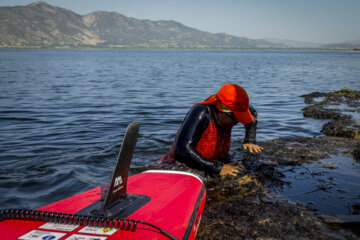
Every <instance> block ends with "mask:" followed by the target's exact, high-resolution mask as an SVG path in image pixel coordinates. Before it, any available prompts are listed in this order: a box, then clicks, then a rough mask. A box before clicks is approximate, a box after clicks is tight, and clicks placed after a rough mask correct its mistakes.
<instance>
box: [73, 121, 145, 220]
mask: <svg viewBox="0 0 360 240" xmlns="http://www.w3.org/2000/svg"><path fill="white" fill-rule="evenodd" d="M139 128H140V123H139V122H132V123H130V124H129V125H128V127H127V128H126V131H125V135H124V139H123V142H122V144H121V148H120V152H119V155H118V159H117V162H116V166H115V169H114V172H113V174H112V178H111V181H110V184H108V185H106V188H107V191H106V190H105V187H104V188H103V187H102V189H101V196H102V197H101V200H99V201H97V202H94V203H93V204H91V205H89V206H87V207H85V208H84V209H82V210H80V211H78V212H77V214H81V215H90V216H104V217H118V218H125V217H127V216H129V215H130V214H132V213H133V212H135V211H136V210H138V209H139V208H141V207H142V206H144V205H145V204H146V203H148V202H149V201H150V200H151V198H150V197H149V196H145V195H131V194H127V180H128V175H129V169H130V163H131V160H132V156H133V153H134V150H135V146H136V141H137V138H138V134H139ZM103 196H105V197H104V198H103Z"/></svg>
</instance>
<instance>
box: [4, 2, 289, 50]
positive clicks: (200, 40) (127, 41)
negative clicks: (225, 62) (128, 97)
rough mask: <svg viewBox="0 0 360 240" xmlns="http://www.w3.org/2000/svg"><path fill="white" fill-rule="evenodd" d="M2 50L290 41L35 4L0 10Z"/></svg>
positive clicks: (275, 44)
mask: <svg viewBox="0 0 360 240" xmlns="http://www.w3.org/2000/svg"><path fill="white" fill-rule="evenodd" d="M0 32H1V34H0V47H90V48H92V47H94V48H109V47H112V48H239V49H249V48H265V49H266V48H287V47H291V46H290V44H287V43H289V42H281V41H276V42H275V41H274V42H272V41H268V40H263V39H261V40H255V39H249V38H245V37H236V36H232V35H228V34H225V33H215V34H214V33H209V32H204V31H200V30H197V29H195V28H191V27H188V26H185V25H183V24H181V23H179V22H175V21H151V20H139V19H135V18H131V17H126V16H124V15H121V14H119V13H117V12H105V11H96V12H93V13H89V14H87V15H79V14H77V13H74V12H72V11H70V10H68V9H64V8H60V7H56V6H52V5H49V4H47V3H45V2H41V1H40V2H34V3H32V4H30V5H27V6H15V7H0Z"/></svg>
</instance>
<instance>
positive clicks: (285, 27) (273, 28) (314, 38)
mask: <svg viewBox="0 0 360 240" xmlns="http://www.w3.org/2000/svg"><path fill="white" fill-rule="evenodd" d="M32 2H34V0H33V1H31V0H0V6H15V5H27V4H30V3H32ZM45 2H47V3H49V4H51V5H55V6H59V7H63V8H67V9H70V10H72V11H74V12H76V13H78V14H81V15H85V14H87V13H90V12H93V11H97V10H103V11H115V12H118V13H120V14H123V15H125V16H127V17H134V18H137V19H150V20H175V21H177V22H180V23H182V24H184V25H186V26H189V27H193V28H196V29H199V30H202V31H207V32H211V33H219V32H225V33H227V34H230V35H235V36H240V37H247V38H253V39H260V38H267V39H269V38H279V39H290V40H297V41H307V42H315V43H336V42H345V41H354V40H360V0H45Z"/></svg>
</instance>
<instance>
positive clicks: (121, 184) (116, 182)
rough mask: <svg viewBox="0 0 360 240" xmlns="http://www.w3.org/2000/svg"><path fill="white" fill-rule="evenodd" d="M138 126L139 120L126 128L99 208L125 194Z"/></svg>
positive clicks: (110, 204) (116, 200)
mask: <svg viewBox="0 0 360 240" xmlns="http://www.w3.org/2000/svg"><path fill="white" fill-rule="evenodd" d="M139 128H140V123H139V122H132V123H130V124H129V125H128V127H127V128H126V132H125V135H124V139H123V142H122V144H121V148H120V152H119V155H118V159H117V162H116V166H115V169H114V172H113V174H112V178H111V181H110V184H109V188H108V191H107V194H106V197H105V200H104V202H103V205H102V206H101V209H100V210H106V209H109V208H110V207H111V206H113V205H114V204H116V203H117V202H118V201H119V200H121V199H122V198H123V197H124V196H126V189H127V179H128V174H129V169H130V163H131V160H132V156H133V153H134V151H135V146H136V141H137V138H138V135H139Z"/></svg>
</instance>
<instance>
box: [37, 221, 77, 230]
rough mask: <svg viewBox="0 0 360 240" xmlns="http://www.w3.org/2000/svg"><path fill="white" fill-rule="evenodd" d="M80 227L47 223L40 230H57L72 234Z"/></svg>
mask: <svg viewBox="0 0 360 240" xmlns="http://www.w3.org/2000/svg"><path fill="white" fill-rule="evenodd" d="M79 226H80V225H69V224H63V223H45V224H44V225H41V226H40V227H39V228H41V229H49V230H56V231H64V232H72V231H74V230H75V229H77V228H78V227H79Z"/></svg>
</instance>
